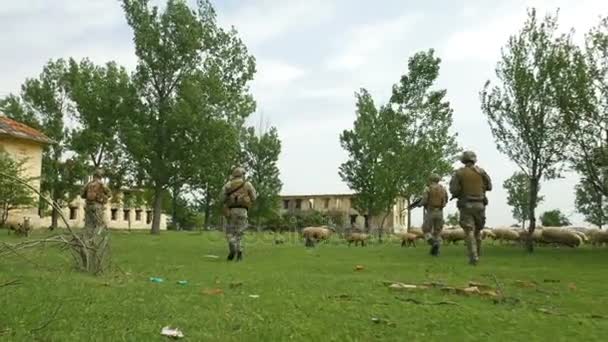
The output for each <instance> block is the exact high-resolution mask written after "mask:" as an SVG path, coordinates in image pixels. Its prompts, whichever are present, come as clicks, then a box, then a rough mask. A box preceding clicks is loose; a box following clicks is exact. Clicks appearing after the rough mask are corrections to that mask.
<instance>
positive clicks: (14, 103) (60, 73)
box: [0, 59, 87, 228]
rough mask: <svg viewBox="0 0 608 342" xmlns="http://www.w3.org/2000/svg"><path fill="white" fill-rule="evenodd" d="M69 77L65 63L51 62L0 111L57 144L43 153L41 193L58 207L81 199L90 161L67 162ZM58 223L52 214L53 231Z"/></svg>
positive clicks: (71, 111)
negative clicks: (79, 196) (26, 124)
mask: <svg viewBox="0 0 608 342" xmlns="http://www.w3.org/2000/svg"><path fill="white" fill-rule="evenodd" d="M67 75H68V65H67V63H66V62H65V60H63V59H59V60H55V61H54V60H50V61H49V62H48V63H47V64H46V65H45V66H44V68H43V70H42V73H41V74H40V75H39V77H38V78H33V79H32V78H28V79H26V80H25V83H24V84H23V85H22V87H21V94H20V96H19V97H17V96H15V95H9V97H7V98H6V99H4V100H3V101H2V102H1V103H0V105H1V106H2V107H0V109H2V110H3V111H4V112H5V114H7V115H8V116H9V117H11V118H14V119H15V120H23V121H24V122H26V123H28V124H31V125H32V126H33V127H35V128H38V129H40V130H41V131H42V132H43V133H44V134H45V135H46V136H48V137H49V138H51V139H52V140H54V141H55V143H53V144H51V145H48V146H46V147H45V149H44V153H43V156H42V178H41V190H42V192H43V193H46V194H49V195H50V197H51V199H52V200H53V201H55V202H57V203H58V204H59V205H65V204H67V203H68V202H69V201H70V200H71V199H73V198H75V197H76V196H77V195H78V193H79V192H80V186H81V181H82V180H83V179H84V177H85V175H86V171H87V170H86V167H85V163H84V159H85V158H87V157H83V156H79V155H75V156H71V157H69V158H66V153H67V152H69V150H70V146H69V140H70V132H69V131H68V129H67V127H66V126H65V125H64V122H65V121H66V120H69V119H71V118H73V116H74V108H73V106H72V103H71V101H70V97H69V93H68V76H67ZM57 220H58V214H57V212H56V211H55V210H53V211H52V224H51V226H52V227H53V228H54V227H57Z"/></svg>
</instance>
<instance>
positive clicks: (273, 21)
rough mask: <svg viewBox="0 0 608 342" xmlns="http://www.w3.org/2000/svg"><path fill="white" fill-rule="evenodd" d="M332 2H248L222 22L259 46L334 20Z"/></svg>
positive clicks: (282, 0)
mask: <svg viewBox="0 0 608 342" xmlns="http://www.w3.org/2000/svg"><path fill="white" fill-rule="evenodd" d="M333 12H334V5H333V3H332V1H329V0H307V1H301V0H258V1H248V2H247V3H246V5H245V6H242V7H240V8H239V9H238V10H237V11H236V12H235V13H228V14H227V15H225V16H222V15H221V14H220V22H221V23H222V24H224V25H232V26H234V27H235V28H236V29H237V30H238V31H239V34H240V36H241V37H243V40H244V41H245V43H246V44H247V45H248V46H255V45H258V44H261V43H264V42H266V41H268V40H270V39H273V38H276V37H278V36H280V35H283V34H286V33H288V32H290V31H292V30H295V29H303V28H307V27H310V26H314V25H318V24H320V23H322V22H323V21H325V20H328V19H329V18H331V16H332V14H333Z"/></svg>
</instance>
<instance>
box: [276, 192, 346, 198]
mask: <svg viewBox="0 0 608 342" xmlns="http://www.w3.org/2000/svg"><path fill="white" fill-rule="evenodd" d="M353 196H355V194H354V193H351V194H348V193H346V194H345V193H342V194H304V195H280V197H281V198H296V197H300V198H312V197H316V198H318V197H353Z"/></svg>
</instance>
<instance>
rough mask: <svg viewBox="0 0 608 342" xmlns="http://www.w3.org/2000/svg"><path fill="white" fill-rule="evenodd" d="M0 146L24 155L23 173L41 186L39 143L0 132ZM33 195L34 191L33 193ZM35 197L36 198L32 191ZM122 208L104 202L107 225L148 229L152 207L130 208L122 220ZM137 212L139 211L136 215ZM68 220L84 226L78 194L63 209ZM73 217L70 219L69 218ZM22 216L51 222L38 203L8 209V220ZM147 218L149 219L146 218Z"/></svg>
mask: <svg viewBox="0 0 608 342" xmlns="http://www.w3.org/2000/svg"><path fill="white" fill-rule="evenodd" d="M0 146H1V147H2V149H4V151H5V152H7V153H8V154H9V155H10V156H11V157H13V158H15V159H17V160H23V159H24V158H25V159H26V163H25V164H24V165H23V167H24V169H25V172H24V174H23V176H24V177H26V178H32V177H35V178H37V179H36V180H32V181H31V182H30V185H32V186H33V187H34V188H35V189H36V190H38V191H39V190H40V175H41V173H42V150H43V147H42V145H41V144H38V143H36V142H33V141H29V140H23V139H15V138H12V137H6V136H0ZM34 195H35V194H34ZM34 198H38V195H35V196H34ZM113 210H115V211H116V216H115V218H116V219H113V215H112V211H113ZM124 211H125V209H124V208H123V207H122V205H121V204H112V203H108V205H107V206H106V220H107V223H108V227H110V228H119V229H127V228H129V226H130V227H131V229H150V228H151V226H152V219H151V217H150V220H148V217H147V216H148V215H152V211H151V210H150V209H149V208H146V207H140V208H132V209H130V211H129V213H128V214H127V217H126V218H127V219H126V220H125V216H124V215H125V213H124ZM138 212H139V215H138ZM63 214H64V215H65V217H66V219H69V220H68V223H69V224H70V226H72V227H83V226H84V200H82V199H81V198H77V199H75V200H74V201H73V202H72V203H70V205H69V206H68V207H65V208H64V209H63ZM70 217H72V218H73V219H70ZM24 218H29V220H30V224H31V226H32V227H33V228H34V229H36V228H47V227H49V226H50V225H51V217H50V216H47V217H40V216H39V214H38V205H35V206H33V207H30V208H24V209H15V210H11V212H10V213H9V218H8V222H7V223H8V224H16V223H22V222H23V220H24ZM148 221H149V222H148ZM59 226H61V227H65V224H64V223H63V220H61V219H60V220H59ZM160 229H161V230H166V229H167V216H166V215H164V214H162V215H161V224H160Z"/></svg>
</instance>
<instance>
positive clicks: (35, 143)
mask: <svg viewBox="0 0 608 342" xmlns="http://www.w3.org/2000/svg"><path fill="white" fill-rule="evenodd" d="M50 143H52V141H51V139H49V138H48V137H46V136H45V135H44V134H42V133H40V132H39V131H37V130H35V129H33V128H31V127H29V126H26V125H24V124H22V123H20V122H17V121H15V120H12V119H9V118H8V117H6V116H3V115H2V114H1V113H0V150H3V151H4V152H6V153H8V155H9V156H11V157H12V158H13V159H15V160H19V161H24V164H23V168H24V174H23V177H24V178H28V179H32V180H30V181H29V185H31V186H32V187H33V188H34V189H36V190H37V191H40V173H41V172H42V150H43V149H44V147H45V145H47V144H50ZM32 196H33V197H34V198H37V195H36V194H35V193H34V192H32ZM24 218H29V219H30V223H31V224H32V225H33V226H36V224H37V223H38V222H39V220H40V216H39V215H38V208H37V206H32V207H29V208H20V209H15V210H11V211H10V212H9V217H8V222H7V223H9V224H11V223H21V222H23V219H24Z"/></svg>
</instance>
